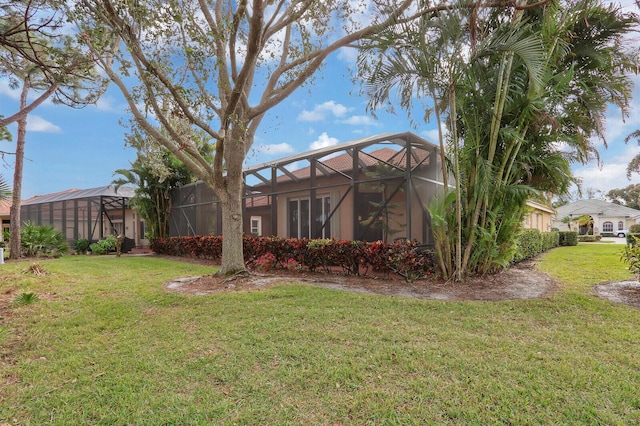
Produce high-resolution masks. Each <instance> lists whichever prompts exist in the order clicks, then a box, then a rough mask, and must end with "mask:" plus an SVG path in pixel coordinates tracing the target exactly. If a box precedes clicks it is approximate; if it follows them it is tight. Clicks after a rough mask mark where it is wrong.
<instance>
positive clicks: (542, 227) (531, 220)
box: [523, 200, 560, 232]
mask: <svg viewBox="0 0 640 426" xmlns="http://www.w3.org/2000/svg"><path fill="white" fill-rule="evenodd" d="M555 213H556V211H555V210H554V209H552V208H551V207H548V206H546V205H544V204H541V203H539V202H537V201H533V200H528V201H527V214H526V215H525V218H524V221H523V226H524V228H525V229H537V230H538V231H541V232H549V231H551V228H553V225H552V221H553V216H554V215H555ZM559 229H560V228H559Z"/></svg>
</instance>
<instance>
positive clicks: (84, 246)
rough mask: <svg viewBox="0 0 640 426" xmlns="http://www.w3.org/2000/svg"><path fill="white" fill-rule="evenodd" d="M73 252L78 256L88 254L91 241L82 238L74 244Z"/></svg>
mask: <svg viewBox="0 0 640 426" xmlns="http://www.w3.org/2000/svg"><path fill="white" fill-rule="evenodd" d="M73 250H74V251H75V252H76V253H78V254H87V251H89V240H87V239H86V238H80V239H79V240H75V241H74V242H73Z"/></svg>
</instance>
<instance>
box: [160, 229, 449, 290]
mask: <svg viewBox="0 0 640 426" xmlns="http://www.w3.org/2000/svg"><path fill="white" fill-rule="evenodd" d="M151 249H152V250H153V251H154V252H156V253H158V254H166V255H171V256H189V257H196V258H204V259H212V260H218V261H219V260H220V259H221V257H222V237H221V236H193V237H168V238H155V239H152V240H151ZM243 249H244V259H245V262H246V263H247V266H248V267H249V268H259V269H262V270H267V269H273V268H288V269H295V270H300V269H305V268H306V269H308V270H310V271H315V270H317V269H318V268H321V269H322V270H323V271H325V272H328V271H329V269H330V268H331V267H340V268H342V270H343V271H344V272H345V273H347V274H350V275H359V274H361V273H366V272H367V271H368V270H369V268H371V269H372V270H374V271H376V272H384V273H394V274H398V275H400V276H402V277H404V279H405V280H406V281H409V282H411V281H415V280H417V279H421V278H426V277H430V276H432V275H433V274H434V273H435V271H436V261H435V256H434V253H433V251H432V250H430V249H427V248H425V247H423V246H421V245H419V244H418V243H417V242H415V241H409V240H402V241H397V242H394V243H392V244H388V243H383V242H382V241H376V242H373V243H367V242H364V241H349V240H335V239H318V240H309V239H307V238H301V239H296V238H281V237H252V236H244V239H243Z"/></svg>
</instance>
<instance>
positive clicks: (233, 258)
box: [211, 126, 251, 276]
mask: <svg viewBox="0 0 640 426" xmlns="http://www.w3.org/2000/svg"><path fill="white" fill-rule="evenodd" d="M243 128H246V127H243V126H234V128H233V129H232V130H231V132H230V133H231V135H229V136H227V137H226V138H225V141H224V159H225V172H226V175H225V177H224V179H223V180H222V185H218V186H217V187H214V186H213V185H211V187H212V188H213V189H214V191H215V192H216V194H217V195H218V197H219V198H220V205H221V208H222V236H223V237H222V253H223V255H222V265H221V267H220V271H219V273H220V274H221V275H225V276H226V275H232V274H236V273H245V272H247V268H246V266H245V263H244V248H243V245H242V235H243V220H242V195H243V189H244V175H243V173H242V163H243V161H244V152H245V146H246V145H247V142H246V141H247V140H248V139H250V138H251V136H250V135H248V133H249V132H245V131H244V130H243Z"/></svg>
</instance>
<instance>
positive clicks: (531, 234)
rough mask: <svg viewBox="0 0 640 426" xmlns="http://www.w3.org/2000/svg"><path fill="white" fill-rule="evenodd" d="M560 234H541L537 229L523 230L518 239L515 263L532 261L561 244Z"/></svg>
mask: <svg viewBox="0 0 640 426" xmlns="http://www.w3.org/2000/svg"><path fill="white" fill-rule="evenodd" d="M559 234H560V232H557V231H552V232H540V231H538V230H537V229H523V230H522V232H521V233H520V234H519V235H518V237H517V239H516V252H515V254H514V256H513V263H518V262H522V261H523V260H527V259H531V258H532V257H535V256H537V255H538V254H540V253H542V252H545V251H547V250H549V249H552V248H554V247H558V245H559V244H560V236H559Z"/></svg>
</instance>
